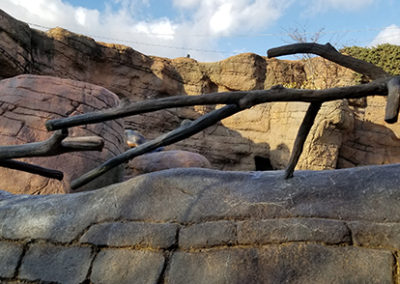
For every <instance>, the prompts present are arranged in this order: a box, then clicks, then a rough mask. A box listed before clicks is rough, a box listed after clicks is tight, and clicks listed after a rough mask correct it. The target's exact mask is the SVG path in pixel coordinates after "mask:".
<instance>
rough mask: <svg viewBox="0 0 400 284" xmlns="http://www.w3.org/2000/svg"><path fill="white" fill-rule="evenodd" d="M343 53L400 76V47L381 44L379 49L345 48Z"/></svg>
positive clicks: (342, 50)
mask: <svg viewBox="0 0 400 284" xmlns="http://www.w3.org/2000/svg"><path fill="white" fill-rule="evenodd" d="M340 52H341V53H343V54H346V55H350V56H353V57H355V58H358V59H361V60H364V61H367V62H370V63H372V64H375V65H377V66H379V67H381V68H382V69H383V70H385V71H386V72H388V73H390V74H392V75H399V74H400V46H399V45H392V44H381V45H378V46H377V47H358V46H352V47H345V48H343V49H341V50H340Z"/></svg>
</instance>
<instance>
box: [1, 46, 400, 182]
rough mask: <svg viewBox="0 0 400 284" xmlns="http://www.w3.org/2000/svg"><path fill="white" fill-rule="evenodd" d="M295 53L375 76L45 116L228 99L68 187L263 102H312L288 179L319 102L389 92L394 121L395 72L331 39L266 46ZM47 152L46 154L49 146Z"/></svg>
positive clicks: (62, 124) (398, 83)
mask: <svg viewBox="0 0 400 284" xmlns="http://www.w3.org/2000/svg"><path fill="white" fill-rule="evenodd" d="M295 53H312V54H317V55H320V56H321V57H323V58H325V59H328V60H330V61H333V62H335V63H337V64H339V65H341V66H344V67H347V68H350V69H352V70H354V71H356V72H358V73H361V74H363V75H366V76H367V77H369V78H370V79H372V80H373V81H372V82H370V83H368V84H363V85H356V86H350V87H341V88H330V89H325V90H304V89H301V90H300V89H287V88H284V87H283V86H281V85H277V86H273V87H272V88H271V89H268V90H254V91H237V92H223V93H210V94H205V95H198V96H174V97H169V98H162V99H154V100H148V101H143V102H138V103H133V104H128V105H123V106H119V107H116V108H113V109H107V110H102V111H96V112H92V113H86V114H82V115H77V116H72V117H68V118H62V119H55V120H50V121H47V123H46V127H47V129H48V130H49V131H54V130H60V129H67V128H69V127H73V126H78V125H85V124H91V123H99V122H103V121H107V120H112V119H117V118H123V117H127V116H132V115H137V114H142V113H147V112H153V111H157V110H162V109H167V108H175V107H184V106H195V105H216V104H226V106H225V107H222V108H220V109H216V110H214V111H211V112H210V113H208V114H205V115H203V116H201V117H200V118H198V119H196V120H194V121H193V122H191V123H190V124H188V125H184V126H181V127H179V128H177V129H175V130H173V131H170V132H168V133H166V134H164V135H161V136H159V137H157V138H156V139H154V140H151V141H148V142H146V143H144V144H142V145H140V146H138V147H136V148H133V149H130V150H128V151H126V152H124V153H122V154H120V155H118V156H116V157H114V158H111V159H110V160H108V161H106V162H105V163H103V164H102V165H100V166H98V167H97V168H95V169H93V170H91V171H89V172H88V173H86V174H84V175H83V176H81V177H79V178H78V179H76V180H74V181H72V183H71V188H72V189H76V188H78V187H80V186H83V185H85V184H86V183H88V182H90V181H92V180H93V179H95V178H97V177H99V176H100V175H102V174H104V173H105V172H107V171H109V170H111V169H112V168H114V167H116V166H118V165H120V164H122V163H124V162H126V161H128V160H130V159H132V158H134V157H136V156H139V155H141V154H144V153H147V152H150V151H152V150H155V149H157V148H158V147H162V146H167V145H170V144H172V143H176V142H178V141H181V140H183V139H185V138H187V137H190V136H192V135H194V134H196V133H198V132H200V131H202V130H203V129H205V128H207V127H208V126H211V125H213V124H215V123H217V122H218V121H220V120H222V119H224V118H226V117H229V116H231V115H233V114H235V113H237V112H240V111H242V110H245V109H247V108H250V107H252V106H255V105H257V104H261V103H267V102H279V101H286V102H290V101H301V102H309V103H310V106H309V107H308V109H307V112H306V115H305V117H304V119H303V121H302V123H301V126H300V129H299V132H298V134H297V137H296V140H295V143H294V146H293V150H292V153H291V157H290V159H289V164H288V166H287V168H286V170H285V176H284V177H285V178H290V177H292V176H293V171H294V169H295V167H296V165H297V162H298V160H299V158H300V155H301V153H302V150H303V146H304V143H305V141H306V138H307V136H308V134H309V132H310V130H311V127H312V125H313V124H314V121H315V118H316V116H317V114H318V111H319V110H320V107H321V104H322V103H323V102H327V101H332V100H340V99H350V98H361V97H366V96H373V95H380V96H388V98H387V107H386V114H385V121H386V122H388V123H394V122H396V121H397V118H398V112H399V101H400V77H399V76H397V77H393V76H391V75H389V74H388V73H386V72H385V71H384V70H382V69H381V68H379V67H377V66H375V65H373V64H370V63H367V62H365V61H362V60H359V59H356V58H353V57H350V56H346V55H343V54H341V53H339V52H338V51H337V50H336V49H335V48H334V47H333V46H332V45H330V44H329V43H328V44H325V45H320V44H316V43H300V44H292V45H287V46H282V47H278V48H273V49H270V50H269V51H268V57H277V56H282V55H289V54H295ZM56 133H57V132H56ZM55 135H56V134H55ZM7 147H14V146H7ZM2 151H3V150H2V149H1V148H0V166H2V165H1V162H2V161H4V160H2V159H4V157H3V156H1V152H2ZM45 152H46V153H49V152H51V151H45ZM53 153H54V152H53ZM42 154H43V152H42ZM7 157H8V159H9V158H15V156H12V155H11V154H10V155H9V156H7Z"/></svg>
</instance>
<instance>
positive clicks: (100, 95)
mask: <svg viewBox="0 0 400 284" xmlns="http://www.w3.org/2000/svg"><path fill="white" fill-rule="evenodd" d="M118 104H119V99H118V97H117V96H116V95H115V94H113V93H111V92H110V91H108V90H106V89H104V88H102V87H99V86H95V85H92V84H89V83H85V82H79V81H74V80H70V79H61V78H55V77H50V76H36V75H20V76H17V77H13V78H11V79H4V80H1V81H0V115H1V116H0V144H1V145H18V144H26V143H32V142H39V141H43V140H46V139H48V138H49V137H50V136H51V135H52V133H49V132H48V131H47V130H46V128H45V122H46V121H47V120H48V119H55V118H61V117H67V116H69V115H75V114H81V113H86V112H90V111H95V110H100V109H104V108H110V107H114V106H117V105H118ZM123 132H124V130H123V121H121V120H114V121H108V122H105V123H99V124H93V125H89V126H82V127H74V128H71V129H69V136H71V137H74V136H93V135H96V136H99V137H102V138H103V139H104V148H103V150H102V151H101V152H98V151H95V152H92V151H90V152H89V151H85V152H73V153H66V154H63V155H58V156H53V157H40V158H24V159H22V161H25V162H28V163H32V164H36V165H40V166H42V167H47V168H51V169H57V170H60V171H62V172H64V179H63V181H58V180H54V179H49V178H45V177H41V176H38V175H32V174H29V173H25V172H21V171H15V170H10V169H6V168H2V167H0V188H1V189H3V190H7V191H9V192H12V193H21V194H22V193H25V194H49V193H67V192H69V191H70V186H69V185H70V181H71V180H73V179H75V178H77V177H79V176H80V175H82V174H83V173H85V172H87V171H89V170H91V169H92V168H94V167H96V166H98V165H99V164H101V163H103V162H104V161H106V160H107V159H109V158H111V157H113V156H115V155H118V154H120V153H121V152H122V151H123V149H124V146H125V142H124V134H123ZM122 177H123V172H122V170H121V168H116V169H115V170H113V171H111V172H110V173H108V174H106V175H105V176H103V177H102V178H100V179H99V180H97V181H93V182H92V183H91V184H88V185H87V186H85V187H83V188H82V189H81V190H87V189H95V188H98V187H102V186H105V185H107V184H112V183H115V182H118V181H121V180H122Z"/></svg>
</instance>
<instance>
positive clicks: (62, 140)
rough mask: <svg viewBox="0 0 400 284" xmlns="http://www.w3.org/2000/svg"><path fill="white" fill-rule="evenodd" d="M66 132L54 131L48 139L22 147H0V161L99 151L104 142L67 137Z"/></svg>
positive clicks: (96, 139)
mask: <svg viewBox="0 0 400 284" xmlns="http://www.w3.org/2000/svg"><path fill="white" fill-rule="evenodd" d="M67 136H68V131H67V130H59V131H56V132H55V133H54V134H53V135H52V136H51V137H50V138H49V139H47V140H45V141H42V142H34V143H28V144H22V145H12V146H0V160H3V159H15V158H23V157H47V156H55V155H60V154H63V153H68V152H75V151H101V150H102V149H103V146H104V140H103V139H102V138H101V137H98V136H86V137H68V138H67Z"/></svg>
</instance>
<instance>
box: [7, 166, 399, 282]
mask: <svg viewBox="0 0 400 284" xmlns="http://www.w3.org/2000/svg"><path fill="white" fill-rule="evenodd" d="M399 170H400V165H390V166H379V167H361V168H354V169H346V170H336V171H323V172H310V171H297V172H295V177H294V178H293V179H291V180H284V179H283V172H281V171H275V172H264V173H260V172H242V173H239V172H220V171H214V170H206V169H175V170H167V171H160V172H156V173H151V174H147V175H142V176H139V177H136V178H134V179H131V180H129V181H126V182H124V183H120V184H115V185H111V186H108V187H105V188H102V189H99V190H96V191H89V192H82V193H77V194H73V195H48V196H28V195H12V194H8V193H3V192H0V193H1V194H0V219H1V220H2V225H1V226H0V264H1V265H0V280H1V281H2V282H5V283H7V281H38V280H41V281H48V282H57V283H82V282H83V281H87V282H88V283H89V282H90V283H135V281H136V282H138V283H397V282H398V281H399V280H400V279H398V272H397V269H398V265H399V264H398V263H399V259H398V255H399V251H400V237H399V236H400V234H399V231H400V205H399V204H400V203H399V201H400V178H399V175H398V172H399Z"/></svg>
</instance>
